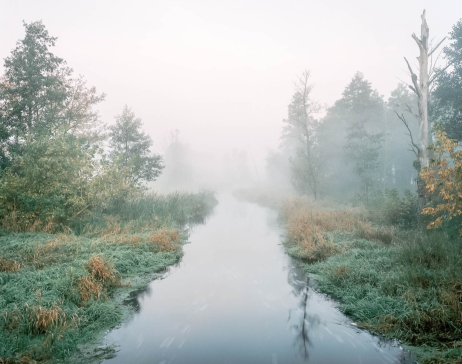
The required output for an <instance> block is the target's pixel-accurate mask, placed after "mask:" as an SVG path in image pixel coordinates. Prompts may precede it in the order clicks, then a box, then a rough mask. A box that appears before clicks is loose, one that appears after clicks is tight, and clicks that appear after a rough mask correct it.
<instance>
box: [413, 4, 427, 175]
mask: <svg viewBox="0 0 462 364" xmlns="http://www.w3.org/2000/svg"><path fill="white" fill-rule="evenodd" d="M413 37H414V39H415V40H416V42H417V44H418V46H419V49H420V56H419V57H418V60H419V68H420V74H419V88H420V90H419V91H420V97H419V99H418V103H419V119H420V133H419V140H420V145H421V150H422V155H421V166H422V168H425V167H428V166H429V158H428V135H429V134H428V51H429V49H428V38H429V29H428V25H427V21H426V19H425V10H424V12H423V14H422V25H421V26H420V39H417V37H415V35H414V36H413Z"/></svg>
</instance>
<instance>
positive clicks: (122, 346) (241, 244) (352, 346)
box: [104, 195, 412, 364]
mask: <svg viewBox="0 0 462 364" xmlns="http://www.w3.org/2000/svg"><path fill="white" fill-rule="evenodd" d="M219 201H220V203H219V205H218V206H217V207H216V209H215V212H214V214H213V215H212V216H211V217H210V218H209V219H208V221H207V223H206V224H205V225H201V226H198V227H195V228H194V229H193V230H192V231H191V235H190V239H189V241H190V242H191V244H188V245H186V246H185V247H184V257H183V259H182V260H181V262H180V263H179V264H178V265H177V266H175V267H172V268H170V269H169V271H168V272H166V273H165V276H164V277H163V279H159V280H155V281H153V282H152V283H151V284H150V285H149V287H148V289H147V290H146V291H145V292H143V293H140V294H139V295H138V297H137V304H138V309H137V312H136V313H135V314H134V315H133V316H132V317H131V318H130V319H129V320H127V321H126V322H125V323H124V324H122V325H121V326H120V327H118V328H116V329H114V330H112V331H111V332H110V333H109V334H108V335H107V337H106V342H107V344H114V345H116V346H117V348H118V352H117V354H116V356H115V357H114V358H112V359H109V360H106V361H105V362H104V363H107V364H119V363H124V364H125V363H139V364H148V363H149V364H169V363H175V364H235V363H239V364H259V363H262V364H263V363H268V364H277V363H279V364H282V363H287V364H292V363H293V364H296V363H316V364H324V363H325V364H334V363H343V364H347V363H374V364H375V363H401V362H404V363H411V362H412V361H411V359H410V358H408V355H409V354H408V353H406V352H404V351H403V350H402V349H401V348H400V347H399V346H398V345H396V344H395V345H393V344H392V343H389V342H384V341H381V340H380V339H379V338H377V337H374V336H372V335H370V334H369V333H367V332H365V331H362V330H359V329H358V328H357V327H356V326H355V325H354V323H353V322H352V321H351V320H349V319H348V318H346V317H345V316H344V315H343V314H342V313H340V312H339V311H338V310H337V309H336V308H335V302H334V301H332V300H330V299H328V298H327V297H326V296H324V295H322V294H319V293H317V292H315V291H314V290H313V288H312V284H311V282H309V280H308V279H307V277H306V275H305V274H304V273H303V272H302V271H301V270H300V269H299V267H298V266H297V263H296V262H295V261H294V260H292V259H291V258H290V257H288V256H287V254H285V253H284V249H283V247H282V246H281V241H282V231H281V229H280V228H278V225H277V222H276V213H275V212H274V211H271V210H269V209H266V208H262V207H259V206H257V205H254V204H249V203H246V202H240V201H238V200H236V199H235V198H234V197H232V196H231V195H222V196H220V198H219Z"/></svg>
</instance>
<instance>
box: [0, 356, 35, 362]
mask: <svg viewBox="0 0 462 364" xmlns="http://www.w3.org/2000/svg"><path fill="white" fill-rule="evenodd" d="M36 363H37V362H36V361H35V360H32V359H31V358H30V357H29V356H28V355H24V356H23V357H21V358H20V359H19V360H16V359H13V358H4V359H2V358H0V364H36Z"/></svg>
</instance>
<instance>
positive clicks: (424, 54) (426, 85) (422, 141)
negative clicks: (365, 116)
mask: <svg viewBox="0 0 462 364" xmlns="http://www.w3.org/2000/svg"><path fill="white" fill-rule="evenodd" d="M421 19H422V24H421V26H420V38H418V37H417V36H416V35H415V33H413V34H412V38H413V39H414V40H415V42H416V43H417V46H418V47H419V51H420V54H419V56H418V57H417V60H418V62H419V76H417V75H416V74H415V73H414V71H413V69H412V67H411V64H410V63H409V62H408V60H407V59H406V57H404V60H405V61H406V64H407V67H408V69H409V72H410V76H411V81H412V84H408V86H409V88H410V89H411V90H412V91H413V92H414V93H415V94H416V96H417V105H418V109H419V111H418V115H415V114H414V113H413V112H412V110H411V108H410V106H409V105H407V110H406V111H408V112H409V113H410V114H412V115H413V116H415V117H416V118H417V119H418V120H419V139H418V143H417V142H416V141H415V139H414V137H413V135H412V132H411V129H410V127H409V123H408V121H407V120H406V118H405V116H404V114H402V113H401V114H398V113H397V112H396V115H397V116H398V118H399V119H400V120H401V121H402V122H403V124H404V126H405V127H406V129H407V131H408V134H407V135H408V136H409V138H410V146H411V148H412V149H411V151H412V152H414V154H415V155H416V157H417V160H418V164H417V166H416V169H417V173H419V174H420V171H421V170H422V168H426V167H428V166H429V164H430V155H429V150H428V145H429V140H430V134H429V122H428V98H429V90H430V86H431V84H432V83H433V82H434V81H435V79H436V78H437V75H438V74H437V73H436V72H435V71H434V70H435V64H436V62H437V61H438V57H439V56H438V57H437V59H436V60H435V62H433V58H431V57H432V55H433V53H434V52H435V51H436V50H437V49H438V48H439V46H440V45H441V44H442V43H443V41H444V40H445V39H446V38H443V39H442V40H441V41H440V42H439V43H438V44H437V45H436V46H435V47H433V48H432V47H431V46H429V38H430V30H429V28H428V25H427V20H426V18H425V10H424V11H423V13H422V15H421ZM429 60H430V63H429ZM417 193H418V195H419V200H420V207H421V208H423V207H424V206H425V203H426V191H425V185H424V183H423V181H422V180H421V178H420V177H417Z"/></svg>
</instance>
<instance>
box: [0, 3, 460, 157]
mask: <svg viewBox="0 0 462 364" xmlns="http://www.w3.org/2000/svg"><path fill="white" fill-rule="evenodd" d="M424 8H425V9H427V21H428V25H429V27H430V35H431V37H435V38H436V39H437V40H439V39H441V38H443V37H444V36H446V35H447V33H448V32H449V31H450V30H451V27H452V26H453V25H454V24H455V23H456V22H457V21H458V20H459V19H461V18H462V1H461V0H439V1H436V0H426V1H422V0H421V1H416V0H388V1H383V2H378V1H372V0H349V1H345V0H322V1H318V0H261V1H257V0H230V1H220V0H187V1H186V0H183V1H182V0H169V1H156V0H149V1H148V0H130V1H116V0H104V1H99V0H91V1H90V0H79V1H65V0H27V1H25V0H24V1H21V0H14V1H12V0H0V58H1V59H3V58H5V57H7V56H8V55H9V53H10V52H11V50H12V49H13V48H14V47H15V43H16V41H17V40H18V39H21V38H23V37H24V28H23V26H22V20H25V21H26V22H31V21H36V20H40V19H41V20H43V22H44V24H45V25H46V27H47V29H48V30H49V32H50V34H51V35H53V36H56V37H58V43H57V46H56V48H55V50H54V53H55V54H56V55H58V56H60V57H62V58H64V59H65V60H66V61H67V62H68V65H69V66H70V67H72V68H73V69H74V70H75V72H76V73H77V74H82V75H84V76H85V78H86V79H87V80H88V84H89V85H93V86H96V88H97V89H98V90H99V91H101V92H105V93H106V94H107V99H106V101H105V102H104V103H102V104H100V106H99V110H100V113H101V116H102V119H103V121H105V122H107V123H112V122H113V118H114V116H115V115H116V114H118V113H120V111H121V110H122V108H123V106H124V104H127V105H129V106H130V107H132V108H133V110H134V111H135V113H136V115H137V116H139V117H141V118H142V119H143V122H144V124H145V128H146V130H147V131H148V132H149V134H150V135H151V136H152V137H153V139H154V140H155V142H156V148H157V149H158V150H161V148H162V145H163V143H164V142H163V141H164V140H165V138H166V136H167V135H168V134H169V132H170V130H172V129H179V130H180V132H181V138H182V139H183V140H184V141H186V142H188V143H189V144H190V145H191V147H192V148H193V149H196V150H198V151H204V150H207V151H212V152H214V153H215V154H220V153H223V152H224V151H225V150H230V149H232V148H236V149H245V150H248V151H249V152H250V153H251V154H252V155H254V156H255V158H261V157H263V156H264V154H265V153H266V150H267V149H268V148H274V147H276V146H277V144H278V138H279V134H280V129H281V125H282V119H283V118H284V117H285V115H286V111H287V105H288V103H289V102H290V99H291V96H292V94H293V82H294V80H295V78H296V75H297V74H299V73H300V72H302V71H303V69H305V68H307V69H310V70H311V73H312V81H313V83H315V85H316V86H315V89H314V96H315V98H317V99H318V100H319V101H320V102H322V103H325V104H332V103H333V102H334V101H335V100H337V99H338V98H339V97H340V96H341V93H342V91H343V89H344V87H345V85H346V84H347V83H348V82H349V81H350V80H351V78H352V77H353V75H354V74H355V72H356V71H362V72H363V73H364V74H365V77H366V78H367V79H368V80H369V81H371V82H372V85H373V87H375V88H377V89H378V90H379V92H380V93H381V94H384V95H385V96H388V94H389V92H390V91H391V90H392V89H393V88H394V87H395V86H396V84H397V83H398V79H399V78H401V79H406V73H405V64H404V60H403V56H407V57H408V59H410V58H412V59H415V58H414V57H415V56H417V54H418V49H417V46H416V44H415V43H414V41H413V40H412V38H411V34H412V33H413V32H416V33H419V32H420V14H421V13H422V10H423V9H424Z"/></svg>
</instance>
